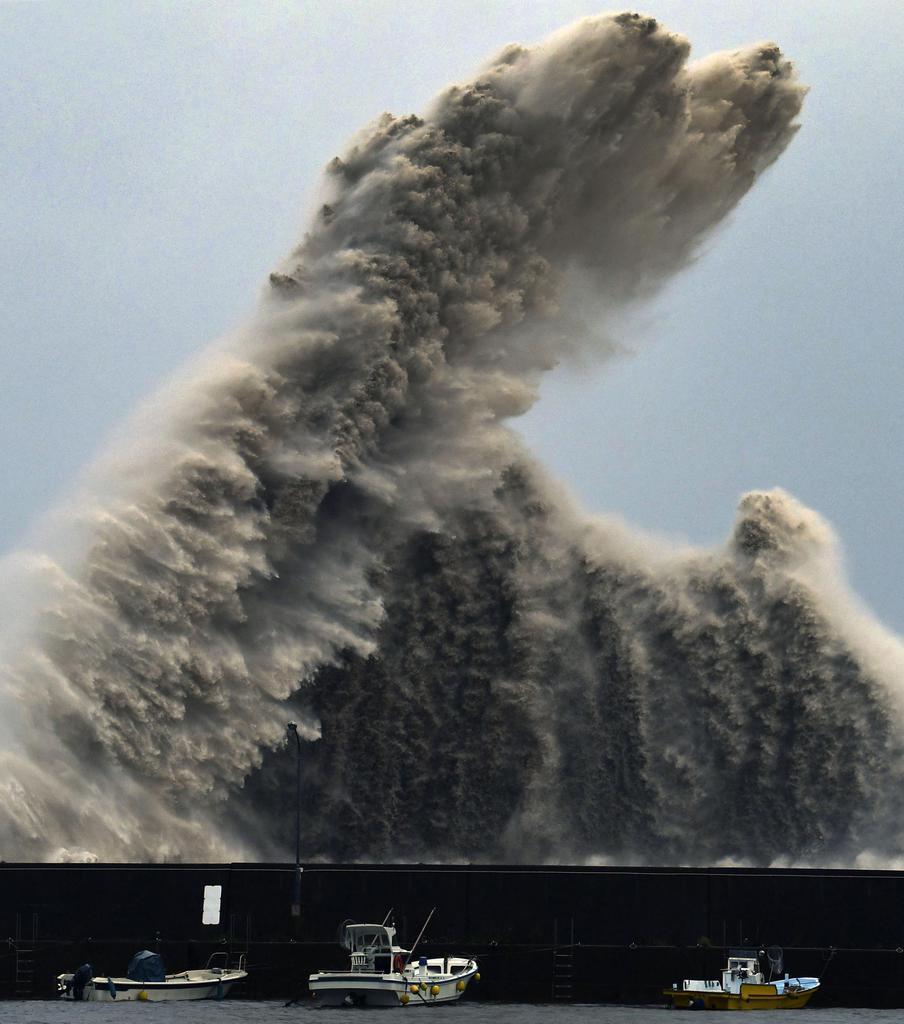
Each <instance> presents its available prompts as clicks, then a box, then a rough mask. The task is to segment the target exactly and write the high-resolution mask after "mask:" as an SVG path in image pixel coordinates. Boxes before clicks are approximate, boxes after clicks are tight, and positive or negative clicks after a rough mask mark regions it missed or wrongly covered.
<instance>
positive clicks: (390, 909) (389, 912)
mask: <svg viewBox="0 0 904 1024" xmlns="http://www.w3.org/2000/svg"><path fill="white" fill-rule="evenodd" d="M394 910H395V907H390V908H389V910H387V911H386V917H384V918H383V923H382V924H381V925H380V927H381V928H385V927H386V922H387V921H388V920H389V919H390V917H392V912H393V911H394Z"/></svg>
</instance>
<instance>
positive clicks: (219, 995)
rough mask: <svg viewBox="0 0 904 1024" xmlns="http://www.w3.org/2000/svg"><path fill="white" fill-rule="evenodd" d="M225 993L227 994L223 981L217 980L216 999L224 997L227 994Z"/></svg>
mask: <svg viewBox="0 0 904 1024" xmlns="http://www.w3.org/2000/svg"><path fill="white" fill-rule="evenodd" d="M225 995H226V993H225V991H224V990H223V982H222V981H218V982H217V994H216V996H215V997H214V998H215V999H222V998H223V996H225Z"/></svg>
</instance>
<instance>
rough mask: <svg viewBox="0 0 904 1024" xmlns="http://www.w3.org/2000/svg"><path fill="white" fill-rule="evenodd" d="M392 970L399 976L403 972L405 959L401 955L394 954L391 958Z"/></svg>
mask: <svg viewBox="0 0 904 1024" xmlns="http://www.w3.org/2000/svg"><path fill="white" fill-rule="evenodd" d="M392 969H393V970H394V971H395V972H396V974H401V973H402V972H403V971H404V970H405V958H404V957H403V956H402V954H401V953H396V955H395V956H394V957H393V958H392Z"/></svg>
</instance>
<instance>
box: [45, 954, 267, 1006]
mask: <svg viewBox="0 0 904 1024" xmlns="http://www.w3.org/2000/svg"><path fill="white" fill-rule="evenodd" d="M247 977H248V972H247V971H246V970H245V955H244V954H241V955H240V956H238V957H237V958H236V962H235V965H234V966H230V965H229V962H228V955H227V954H226V953H214V954H213V955H212V956H211V957H210V959H209V960H208V961H207V966H206V967H203V968H201V969H200V970H196V971H182V972H181V974H166V973H165V970H164V966H163V960H162V958H161V957H160V954H159V953H152V952H151V951H150V950H148V949H143V950H141V952H140V953H136V954H135V956H133V957H132V960H131V961H130V963H129V967H128V970H127V971H126V976H125V977H124V978H116V977H109V976H105V975H95V974H94V968H93V967H92V966H91V964H82V966H81V967H79V969H78V970H77V971H75V972H74V973H72V974H60V975H58V976H57V990H58V991H59V994H60V998H61V999H73V1000H77V1001H82V1000H83V1001H85V1002H94V1003H111V1002H113V1001H114V1000H115V1001H116V1002H131V1001H133V1000H138V1001H139V1002H148V1003H158V1002H173V1001H176V1000H184V999H224V998H225V997H226V995H227V993H228V992H229V990H230V988H232V986H233V985H235V984H236V982H239V981H242V980H243V979H244V978H247Z"/></svg>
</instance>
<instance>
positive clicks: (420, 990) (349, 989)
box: [308, 908, 480, 1007]
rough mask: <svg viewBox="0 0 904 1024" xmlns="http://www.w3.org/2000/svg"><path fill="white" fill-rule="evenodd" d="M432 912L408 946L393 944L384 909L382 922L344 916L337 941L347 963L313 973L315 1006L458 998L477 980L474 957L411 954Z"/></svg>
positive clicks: (415, 1002) (420, 1003)
mask: <svg viewBox="0 0 904 1024" xmlns="http://www.w3.org/2000/svg"><path fill="white" fill-rule="evenodd" d="M435 909H436V908H434V910H435ZM432 916H433V911H431V912H430V917H428V918H427V922H426V923H425V924H424V927H423V928H422V929H421V934H420V935H419V936H418V938H417V940H416V941H415V944H414V946H412V948H411V949H405V948H403V947H402V946H398V945H396V942H395V935H396V930H395V928H394V927H393V926H392V925H391V924H387V921H388V920H389V915H388V914H387V916H386V918H385V919H384V921H383V923H382V924H355V923H353V922H351V921H346V922H344V923H343V924H342V925H341V926H340V929H339V944H340V945H341V946H342V948H343V949H345V950H347V951H348V954H349V965H348V968H347V969H346V970H341V971H318V972H317V973H316V974H312V975H311V976H310V977H309V978H308V986H309V987H310V989H311V995H312V996H313V997H314V998H315V999H316V1000H317V1003H318V1004H319V1005H320V1006H362V1007H377V1006H382V1007H390V1006H435V1005H437V1004H439V1003H454V1002H456V1001H457V1000H459V999H461V997H462V996H463V995H464V994H465V992H466V991H467V988H468V985H469V984H470V983H471V982H472V981H479V980H480V975H479V974H478V973H477V963H476V961H474V960H472V959H470V958H469V957H463V956H442V957H423V956H422V957H419V958H418V959H417V961H415V960H414V958H413V955H412V954H413V950H414V949H415V948H416V947H417V944H418V942H420V939H421V936H422V935H423V934H424V930H425V929H426V927H427V924H428V923H429V921H430V918H431V917H432Z"/></svg>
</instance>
